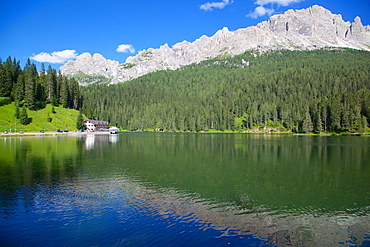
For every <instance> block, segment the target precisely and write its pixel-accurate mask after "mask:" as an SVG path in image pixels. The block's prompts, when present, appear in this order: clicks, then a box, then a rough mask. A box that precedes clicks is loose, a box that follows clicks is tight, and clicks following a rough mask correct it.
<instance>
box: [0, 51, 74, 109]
mask: <svg viewBox="0 0 370 247" xmlns="http://www.w3.org/2000/svg"><path fill="white" fill-rule="evenodd" d="M0 97H2V100H4V101H14V102H15V103H16V105H17V106H19V107H23V106H24V107H26V108H27V109H29V110H37V109H42V108H45V106H46V104H47V103H51V104H52V105H54V106H58V105H59V104H60V105H62V106H63V107H64V108H71V109H78V108H79V107H80V105H81V97H80V92H79V85H78V83H77V81H76V80H75V79H74V78H71V79H69V78H67V77H64V76H62V75H61V74H57V72H56V71H55V70H54V69H53V68H52V67H51V66H49V68H48V70H47V71H46V70H45V67H44V65H43V64H42V68H41V72H37V68H36V65H35V64H31V61H30V59H28V60H27V64H26V66H25V67H24V68H23V70H22V68H21V66H20V62H19V61H17V60H16V59H15V58H14V59H12V58H11V57H10V56H9V57H8V58H7V59H6V61H5V62H4V63H3V62H2V60H1V59H0Z"/></svg>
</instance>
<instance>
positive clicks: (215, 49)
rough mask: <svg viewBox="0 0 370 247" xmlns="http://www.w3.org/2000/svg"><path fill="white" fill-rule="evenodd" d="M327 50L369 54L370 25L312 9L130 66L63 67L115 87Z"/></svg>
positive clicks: (134, 59) (162, 51) (143, 57)
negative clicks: (207, 66) (202, 66)
mask: <svg viewBox="0 0 370 247" xmlns="http://www.w3.org/2000/svg"><path fill="white" fill-rule="evenodd" d="M323 47H347V48H354V49H361V50H369V51H370V26H365V27H364V26H363V25H362V23H361V19H360V17H356V18H355V20H354V21H353V22H352V23H350V22H345V21H343V19H342V16H341V15H340V14H332V13H331V12H330V11H329V10H327V9H325V8H323V7H321V6H318V5H313V6H312V7H309V8H307V9H301V10H288V11H286V12H285V13H283V14H278V15H274V16H271V18H270V19H269V20H267V21H263V22H261V23H259V24H258V25H257V26H252V27H248V28H241V29H238V30H236V31H229V29H228V28H227V27H224V28H223V29H221V30H218V31H217V32H216V33H215V34H214V35H213V36H212V37H208V36H206V35H203V36H201V37H200V38H198V39H197V40H195V41H194V42H188V41H185V40H184V41H183V42H180V43H177V44H175V45H173V46H172V47H169V46H168V44H167V43H166V44H164V45H162V46H160V48H158V49H154V48H149V49H147V50H143V51H139V52H138V54H137V55H135V56H131V57H128V58H127V60H126V63H124V64H118V62H117V61H112V60H109V59H105V58H104V57H103V56H102V55H100V54H94V55H93V56H91V55H90V54H89V53H83V54H81V55H80V56H78V57H77V59H76V61H69V62H67V63H66V64H65V65H63V66H61V68H60V69H61V72H62V73H63V74H65V75H75V74H78V73H84V74H86V75H103V76H106V77H107V78H110V80H111V83H118V82H124V81H127V80H130V79H132V78H137V77H139V76H142V75H144V74H147V73H150V72H153V71H157V70H166V69H171V70H172V69H177V68H179V67H180V66H181V65H188V64H191V63H197V62H200V61H202V60H205V59H210V58H213V57H216V56H220V55H237V54H241V53H243V52H245V51H247V50H250V49H259V50H261V51H266V50H271V49H291V50H294V49H301V50H312V49H320V48H323Z"/></svg>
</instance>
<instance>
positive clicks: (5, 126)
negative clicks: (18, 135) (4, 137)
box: [0, 103, 86, 132]
mask: <svg viewBox="0 0 370 247" xmlns="http://www.w3.org/2000/svg"><path fill="white" fill-rule="evenodd" d="M51 107H52V106H51V105H50V104H48V105H47V106H46V108H45V109H42V110H38V111H30V110H27V113H28V117H29V118H32V122H31V123H30V124H28V125H22V124H20V122H19V120H18V119H17V120H16V121H15V118H14V113H15V105H14V103H11V104H9V105H5V106H0V131H1V132H3V131H5V130H7V131H9V130H10V127H11V128H12V129H13V132H14V128H16V131H17V132H19V131H21V130H23V131H27V132H39V131H40V130H45V131H56V130H57V129H62V130H65V129H68V130H69V131H75V130H77V129H76V120H77V116H78V113H79V112H78V111H76V110H71V109H65V108H62V107H61V106H60V107H54V109H55V111H56V113H52V112H51ZM48 113H49V116H50V117H51V118H52V121H51V122H48V121H47V117H48ZM84 119H86V117H85V118H84Z"/></svg>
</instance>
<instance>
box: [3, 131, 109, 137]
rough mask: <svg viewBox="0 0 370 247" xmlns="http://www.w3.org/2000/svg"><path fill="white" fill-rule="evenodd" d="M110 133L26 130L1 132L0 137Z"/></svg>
mask: <svg viewBox="0 0 370 247" xmlns="http://www.w3.org/2000/svg"><path fill="white" fill-rule="evenodd" d="M91 134H92V135H109V134H110V133H109V132H44V133H40V132H24V133H22V134H21V133H19V132H16V133H6V134H5V133H1V134H0V137H19V136H79V135H81V136H82V135H91Z"/></svg>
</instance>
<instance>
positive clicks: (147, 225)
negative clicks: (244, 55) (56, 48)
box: [0, 133, 370, 246]
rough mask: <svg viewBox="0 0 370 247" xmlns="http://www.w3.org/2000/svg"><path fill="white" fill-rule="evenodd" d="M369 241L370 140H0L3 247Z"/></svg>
mask: <svg viewBox="0 0 370 247" xmlns="http://www.w3.org/2000/svg"><path fill="white" fill-rule="evenodd" d="M270 244H271V245H277V246H354V245H358V246H370V138H369V137H312V136H291V135H248V134H136V133H134V134H120V135H95V136H94V135H88V136H81V137H76V136H68V137H22V138H2V139H0V246H269V245H270Z"/></svg>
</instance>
